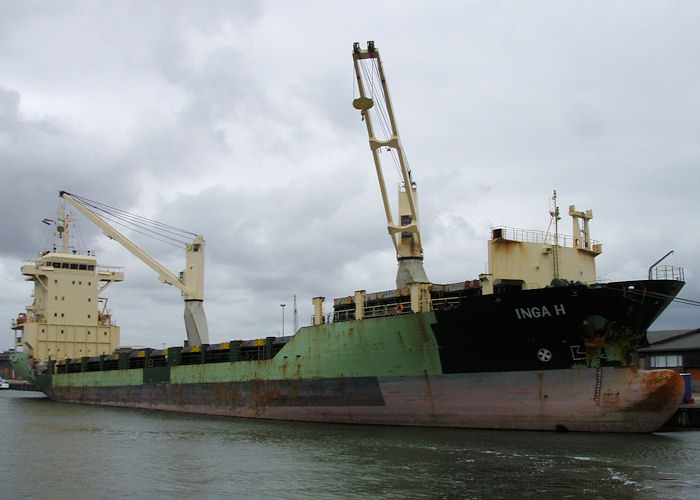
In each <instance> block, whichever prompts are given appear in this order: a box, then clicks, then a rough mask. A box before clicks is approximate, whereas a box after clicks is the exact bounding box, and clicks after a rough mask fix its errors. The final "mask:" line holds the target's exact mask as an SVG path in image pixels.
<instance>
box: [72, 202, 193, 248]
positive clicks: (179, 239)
mask: <svg viewBox="0 0 700 500" xmlns="http://www.w3.org/2000/svg"><path fill="white" fill-rule="evenodd" d="M66 194H69V195H70V196H71V197H73V198H75V199H76V200H78V201H79V202H80V203H82V204H83V205H85V206H86V207H88V208H89V209H90V210H92V211H93V212H96V213H97V214H98V215H99V216H100V217H103V218H104V219H106V220H108V221H110V222H112V223H114V224H117V225H119V226H122V227H125V228H128V229H130V230H132V231H134V232H136V233H139V234H142V235H144V236H147V237H149V238H152V239H154V240H158V241H160V242H162V243H165V244H168V245H172V246H175V247H178V248H180V247H182V246H183V245H187V244H188V243H189V241H187V239H185V238H187V237H188V236H197V234H196V233H193V232H191V231H187V230H185V229H181V228H178V227H175V226H171V225H168V224H164V223H162V222H158V221H155V220H153V219H149V218H147V217H142V216H140V215H136V214H133V213H130V212H127V211H125V210H121V209H119V208H116V207H112V206H110V205H107V204H104V203H100V202H98V201H94V200H91V199H89V198H85V197H83V196H79V195H76V194H71V193H66ZM156 235H157V236H156Z"/></svg>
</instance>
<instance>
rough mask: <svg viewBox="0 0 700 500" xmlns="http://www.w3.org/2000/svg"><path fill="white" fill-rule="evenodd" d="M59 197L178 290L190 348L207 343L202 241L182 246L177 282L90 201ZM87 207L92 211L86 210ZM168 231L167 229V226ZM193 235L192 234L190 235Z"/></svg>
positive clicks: (197, 239) (197, 238)
mask: <svg viewBox="0 0 700 500" xmlns="http://www.w3.org/2000/svg"><path fill="white" fill-rule="evenodd" d="M59 196H60V197H61V198H63V199H65V200H68V201H69V202H70V203H71V204H72V205H73V206H74V207H75V208H76V209H77V210H78V211H80V213H82V214H83V215H84V216H85V217H87V218H88V219H90V220H91V221H92V222H93V223H94V224H95V225H96V226H97V227H99V228H100V229H102V232H103V233H104V234H105V236H107V237H108V238H109V239H112V240H115V241H117V242H118V243H120V244H121V245H122V246H123V247H124V248H126V249H127V250H129V251H130V252H131V253H132V254H134V255H135V256H136V257H138V258H139V259H141V260H142V261H143V262H144V263H145V264H146V265H147V266H148V267H150V268H151V269H153V270H154V271H155V272H156V273H158V279H159V280H160V281H162V282H163V283H166V284H168V285H173V286H175V287H177V288H179V289H180V290H181V291H182V293H183V296H184V299H185V329H186V331H187V342H188V345H190V346H195V345H202V344H208V343H209V329H208V327H207V318H206V316H205V314H204V305H203V303H204V238H203V237H202V236H201V235H198V234H196V235H194V239H193V240H192V242H191V243H187V244H186V245H185V248H186V252H187V253H186V267H185V270H184V271H182V273H181V278H178V277H177V276H176V275H175V274H173V273H172V272H171V271H170V270H169V269H167V268H166V267H165V266H163V265H162V264H161V263H160V262H158V261H157V260H155V259H154V258H153V257H151V256H150V255H149V254H148V253H146V252H145V251H144V250H142V249H141V248H139V247H138V246H136V245H135V244H134V243H133V242H132V241H131V240H129V239H128V238H127V237H126V236H124V235H123V234H121V233H120V232H119V231H117V230H116V229H114V228H113V227H112V226H110V225H109V224H108V223H107V222H106V221H105V220H104V219H103V218H102V217H100V216H99V215H98V214H97V213H95V211H94V209H95V208H96V207H97V206H98V205H97V204H95V203H94V202H91V200H87V199H86V198H82V197H80V196H78V195H74V194H70V193H67V192H66V191H61V192H60V193H59ZM87 204H90V206H91V207H92V208H93V209H91V208H89V207H88V206H87ZM163 226H164V225H163ZM168 227H170V226H168ZM189 234H193V233H189Z"/></svg>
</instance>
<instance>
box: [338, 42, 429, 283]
mask: <svg viewBox="0 0 700 500" xmlns="http://www.w3.org/2000/svg"><path fill="white" fill-rule="evenodd" d="M352 57H353V62H354V66H355V76H356V78H357V86H358V89H359V92H360V97H358V98H357V99H355V100H354V101H353V107H355V109H358V110H360V113H361V115H362V119H363V120H364V121H365V125H366V126H367V134H368V135H369V146H370V150H371V151H372V158H373V160H374V167H375V170H376V173H377V180H378V181H379V190H380V191H381V196H382V203H383V205H384V213H385V215H386V221H387V229H388V231H389V235H390V237H391V241H392V243H393V244H394V249H395V250H396V259H397V260H398V264H399V266H398V271H397V275H396V286H397V287H398V288H404V287H408V286H411V285H413V284H428V283H429V280H428V277H427V275H426V274H425V270H424V268H423V246H422V244H421V235H420V229H419V225H418V196H417V189H416V183H415V182H414V181H413V179H412V177H411V171H410V170H409V169H408V162H407V161H406V156H405V153H404V150H403V147H402V146H401V139H400V138H399V132H398V129H397V126H396V118H395V116H394V109H393V107H392V104H391V97H390V96H389V88H388V87H387V84H386V77H385V75H384V68H383V66H382V61H381V59H380V57H379V51H378V50H377V48H376V47H375V45H374V42H372V41H369V42H367V49H361V48H360V44H359V43H358V42H355V43H354V44H353V54H352ZM365 61H367V62H369V64H362V63H363V62H365ZM374 76H377V80H378V82H377V81H376V80H375V79H374ZM376 83H379V84H380V87H379V88H375V84H376ZM375 97H376V98H377V99H378V103H377V104H378V105H377V108H376V109H375V99H374V98H375ZM372 109H375V112H376V115H377V120H378V122H379V123H380V125H383V126H385V127H387V130H385V132H386V134H387V135H388V137H387V138H385V139H383V140H381V139H378V138H377V137H376V134H375V131H374V127H373V123H372V115H373V112H371V111H370V110H372ZM382 149H386V150H387V151H389V152H391V153H392V155H393V156H394V158H396V159H397V160H398V165H397V166H398V169H399V173H400V175H401V179H402V184H401V186H399V220H398V221H397V222H398V223H395V222H394V218H393V215H392V211H391V206H390V204H389V199H388V196H387V191H386V184H385V182H384V174H383V168H382V162H381V159H380V156H379V152H380V151H381V150H382Z"/></svg>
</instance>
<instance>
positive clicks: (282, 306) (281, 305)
mask: <svg viewBox="0 0 700 500" xmlns="http://www.w3.org/2000/svg"><path fill="white" fill-rule="evenodd" d="M286 305H287V304H280V307H281V308H282V337H284V306H286Z"/></svg>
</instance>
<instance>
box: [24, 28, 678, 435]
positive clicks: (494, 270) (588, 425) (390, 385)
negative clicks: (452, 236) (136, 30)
mask: <svg viewBox="0 0 700 500" xmlns="http://www.w3.org/2000/svg"><path fill="white" fill-rule="evenodd" d="M353 62H354V66H355V72H356V76H357V89H358V91H359V97H357V98H356V99H355V100H354V102H353V105H354V107H355V108H356V109H357V110H359V111H360V113H361V116H362V119H363V121H364V123H365V125H366V127H367V131H368V135H369V143H370V149H371V152H372V156H373V159H374V163H375V168H376V172H377V176H378V180H379V186H380V191H381V196H382V202H383V204H384V209H385V213H386V218H387V228H388V232H389V235H390V238H391V240H392V242H393V244H394V247H395V250H396V257H397V262H398V266H397V267H398V271H397V277H396V288H393V289H391V290H386V291H381V292H374V293H367V292H366V291H365V290H358V291H355V292H354V294H352V295H349V296H347V297H341V298H337V299H335V300H334V302H333V309H332V311H331V312H325V311H324V305H325V299H324V297H315V298H314V299H313V304H314V316H313V324H311V325H309V326H304V327H301V328H299V329H298V330H297V331H296V332H294V335H291V336H282V337H274V336H268V337H265V338H260V339H254V340H231V341H228V342H222V343H218V344H210V343H208V329H207V326H206V317H205V316H204V309H203V300H204V298H203V269H204V266H203V263H204V239H203V238H202V237H201V236H200V235H195V238H194V240H193V242H192V243H190V244H188V245H187V247H186V250H187V265H186V269H185V271H183V273H181V274H180V275H176V274H174V273H170V272H169V271H168V270H167V269H164V268H163V267H162V266H160V264H158V263H157V261H155V259H153V258H151V257H150V256H148V255H147V254H145V252H143V251H142V250H140V248H138V247H136V246H135V245H133V244H132V243H130V242H129V241H128V239H126V237H124V236H123V235H121V234H120V233H119V232H118V231H116V230H115V229H114V228H113V227H111V226H110V225H109V224H107V223H106V222H105V221H104V220H103V219H101V218H100V217H99V216H98V215H97V214H96V210H95V209H96V208H97V207H98V205H99V204H96V203H94V202H91V201H90V200H87V199H85V198H81V197H79V196H76V195H71V194H69V193H66V192H61V195H60V196H61V197H62V198H63V200H64V201H67V202H70V203H71V204H73V206H75V207H76V208H77V209H78V210H79V211H80V212H82V213H83V214H84V215H86V216H87V217H88V218H89V219H90V220H92V221H93V222H95V223H96V224H98V225H99V226H100V228H101V229H102V230H103V231H104V232H105V234H107V235H108V236H109V237H110V238H112V239H115V240H116V241H118V242H119V243H121V244H122V245H124V246H125V247H126V248H128V249H129V250H130V251H132V252H133V253H134V254H135V255H137V256H139V257H140V258H141V259H142V260H143V261H144V262H145V263H146V264H147V265H149V266H150V267H152V268H153V269H154V270H155V271H156V272H157V273H158V277H159V279H161V281H163V282H165V283H168V284H171V285H175V286H177V287H178V288H180V289H181V290H182V292H183V296H184V299H185V323H186V330H187V338H188V340H187V341H186V342H185V344H184V345H181V346H176V347H168V348H167V349H153V348H119V347H116V346H117V345H118V343H119V330H118V327H116V325H115V323H114V321H113V320H112V314H111V311H108V310H107V309H106V308H105V307H104V306H103V308H102V309H101V310H100V309H99V308H98V306H97V304H100V303H101V304H106V299H105V298H102V297H100V296H99V295H100V293H101V291H102V290H103V289H104V288H105V287H106V286H107V285H108V284H111V283H112V282H115V281H121V280H123V271H122V270H120V269H118V268H100V267H99V266H97V263H96V261H95V257H94V255H80V254H77V253H72V252H70V251H69V249H68V248H67V246H66V247H64V248H63V249H62V251H56V249H54V250H53V251H46V252H43V253H42V254H41V255H40V257H39V258H38V259H36V260H34V261H32V262H30V263H28V264H26V265H25V266H23V267H22V273H23V274H24V275H25V276H26V277H27V279H28V280H32V281H34V284H35V285H34V303H33V304H32V305H31V306H28V307H27V310H26V312H25V313H22V314H21V315H20V316H19V317H18V318H17V319H16V320H15V321H14V322H13V329H14V330H15V332H16V344H17V350H18V351H21V352H17V353H15V354H14V355H13V358H12V362H13V366H14V368H15V370H16V371H17V372H18V373H19V374H21V375H22V376H23V377H24V378H25V379H26V380H28V381H30V382H31V383H33V384H35V385H36V386H37V387H38V388H39V389H40V390H41V391H43V392H44V393H45V394H46V395H47V396H48V397H49V398H51V399H53V400H56V401H63V402H69V403H82V404H93V405H107V406H117V407H129V408H142V409H151V410H165V411H173V412H189V413H201V414H209V415H222V416H231V417H250V418H265V419H279V420H293V421H307V422H329V423H347V424H379V425H408V426H437V427H455V428H460V427H461V428H477V429H523V430H551V431H556V430H559V431H564V430H570V431H594V432H653V431H655V430H657V429H658V428H659V427H660V426H661V425H663V424H664V423H665V422H666V421H667V420H668V419H669V418H670V417H671V416H672V415H673V413H674V412H675V411H676V409H677V408H678V405H679V404H680V402H681V399H682V396H683V392H684V382H683V380H682V378H681V377H680V376H679V375H678V374H677V373H676V372H674V371H672V370H641V369H638V368H637V366H636V349H637V347H639V346H641V345H643V343H644V341H645V340H644V339H645V333H646V330H647V328H648V327H649V325H650V324H651V323H652V322H653V321H654V320H655V319H656V318H657V317H658V316H659V314H661V312H663V310H664V309H665V308H666V307H667V305H668V304H669V303H670V302H671V301H672V300H673V299H674V298H675V297H676V295H677V293H678V292H679V290H680V289H681V288H682V286H683V284H684V281H683V271H682V269H681V268H676V267H670V266H656V267H653V268H652V269H650V271H649V275H648V276H646V277H645V279H641V280H633V281H622V282H601V281H598V280H597V279H596V274H595V258H596V257H597V256H598V255H599V254H600V253H601V252H602V245H600V244H599V243H598V242H595V241H593V240H592V239H591V237H590V221H591V219H592V218H593V214H592V212H591V211H590V210H588V211H585V212H584V211H578V210H576V207H575V206H573V205H571V206H570V207H569V215H570V216H571V218H572V222H573V234H572V235H571V236H564V235H560V234H559V220H560V213H559V208H558V206H557V198H556V192H555V193H554V196H553V197H552V202H553V203H552V210H551V211H550V214H549V215H550V229H551V228H552V227H553V230H551V231H550V230H547V231H525V230H519V229H515V228H511V227H496V228H492V229H491V235H490V239H489V240H488V243H487V246H488V270H487V272H485V273H483V274H481V275H479V276H478V277H475V279H473V280H467V281H459V282H456V283H451V284H436V283H431V282H430V280H429V279H428V277H427V274H426V272H425V269H424V268H423V249H422V243H421V238H420V236H421V235H420V226H419V224H418V204H417V188H416V183H415V182H414V181H413V178H412V174H411V171H410V170H409V168H408V164H407V161H406V158H405V155H404V152H403V148H402V146H401V141H400V139H399V135H398V131H397V129H396V120H395V118H394V114H393V109H392V106H391V100H390V98H389V93H388V88H387V87H386V78H385V75H384V70H383V68H382V64H381V60H380V58H379V52H378V50H377V48H376V47H375V46H374V43H373V42H368V44H367V47H366V48H364V49H363V48H361V47H360V45H359V44H358V43H356V44H354V46H353ZM375 116H382V117H384V119H383V120H381V121H382V123H383V124H384V126H385V127H386V129H385V131H384V133H383V137H379V136H380V135H381V134H378V133H377V132H375V130H374V128H373V125H374V123H373V118H374V117H375ZM380 151H382V152H383V151H387V152H388V153H390V154H391V156H392V157H393V158H394V159H395V161H396V165H397V167H398V169H399V171H400V174H401V177H402V183H401V185H400V187H399V193H398V194H399V200H398V220H397V221H396V223H395V222H394V216H393V212H392V207H391V205H390V203H389V201H388V196H387V190H386V187H385V184H384V177H383V173H382V172H383V170H382V156H387V155H380V154H379V153H380ZM69 220H71V219H70V217H68V216H66V215H65V214H64V212H61V214H60V215H59V221H58V222H57V224H56V225H57V229H59V231H60V233H61V236H62V237H63V238H64V240H63V243H64V245H67V240H68V237H69V230H68V228H69V224H68V222H69ZM76 283H78V284H76ZM101 283H102V285H100V284H101ZM81 287H84V288H83V289H81ZM69 313H71V314H72V317H68V316H70V314H69Z"/></svg>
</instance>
